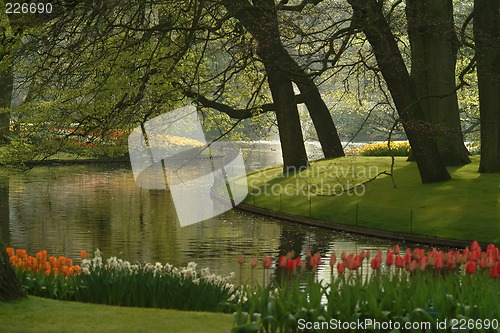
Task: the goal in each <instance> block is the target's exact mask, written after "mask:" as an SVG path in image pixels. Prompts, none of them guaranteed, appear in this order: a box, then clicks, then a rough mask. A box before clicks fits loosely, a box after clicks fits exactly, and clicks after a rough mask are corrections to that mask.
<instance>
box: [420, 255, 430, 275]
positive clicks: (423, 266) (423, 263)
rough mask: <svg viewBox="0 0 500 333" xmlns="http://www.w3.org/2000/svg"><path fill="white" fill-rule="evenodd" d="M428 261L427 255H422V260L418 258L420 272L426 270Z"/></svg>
mask: <svg viewBox="0 0 500 333" xmlns="http://www.w3.org/2000/svg"><path fill="white" fill-rule="evenodd" d="M428 263H429V262H428V259H427V257H423V258H422V260H420V270H421V271H422V272H423V271H425V270H426V268H427V265H428Z"/></svg>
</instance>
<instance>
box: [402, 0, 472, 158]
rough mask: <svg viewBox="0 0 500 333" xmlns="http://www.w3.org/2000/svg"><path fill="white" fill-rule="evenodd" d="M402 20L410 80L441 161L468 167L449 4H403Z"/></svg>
mask: <svg viewBox="0 0 500 333" xmlns="http://www.w3.org/2000/svg"><path fill="white" fill-rule="evenodd" d="M406 17H407V21H408V36H409V39H410V45H411V74H410V76H411V78H412V80H413V82H414V84H415V87H416V90H417V95H418V97H419V98H420V106H421V108H422V111H423V112H424V115H425V118H426V120H427V121H429V122H430V123H431V126H432V130H433V131H434V139H435V141H436V146H437V149H438V151H439V155H440V156H441V160H442V161H443V162H444V163H445V165H448V166H458V165H464V164H468V163H470V162H471V161H470V158H469V152H468V150H467V148H466V147H465V144H464V140H463V133H462V127H461V123H460V114H459V109H458V99H457V93H456V90H455V65H456V58H457V50H458V47H457V44H458V39H457V37H456V34H455V27H454V23H453V2H452V0H406ZM438 96H439V97H438Z"/></svg>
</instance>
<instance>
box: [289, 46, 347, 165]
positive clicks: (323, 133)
mask: <svg viewBox="0 0 500 333" xmlns="http://www.w3.org/2000/svg"><path fill="white" fill-rule="evenodd" d="M281 47H282V50H283V51H285V53H284V54H283V55H284V59H286V61H285V64H287V67H286V68H288V71H289V73H290V76H291V78H292V80H293V82H295V84H296V85H297V87H298V88H299V90H300V95H301V96H302V99H303V101H304V103H305V104H306V106H307V110H308V111H309V115H310V116H311V119H312V122H313V124H314V129H315V130H316V134H317V135H318V140H319V142H320V144H321V148H322V150H323V154H324V155H325V158H335V157H342V156H345V153H344V148H343V147H342V142H341V141H340V137H339V134H338V131H337V128H336V127H335V123H334V122H333V119H332V115H331V114H330V110H329V109H328V106H327V105H326V103H325V101H324V100H323V98H322V97H321V94H320V92H319V89H318V87H317V86H316V84H315V83H314V81H313V80H312V78H311V77H310V76H309V75H307V73H306V72H305V71H304V70H303V69H302V68H301V67H300V66H299V65H298V64H297V62H296V61H295V60H294V59H293V58H292V57H291V56H290V54H289V53H288V52H286V49H285V48H284V47H283V45H281Z"/></svg>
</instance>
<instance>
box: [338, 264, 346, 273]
mask: <svg viewBox="0 0 500 333" xmlns="http://www.w3.org/2000/svg"><path fill="white" fill-rule="evenodd" d="M337 271H338V272H339V274H344V271H345V266H344V264H343V263H341V262H339V263H338V264H337Z"/></svg>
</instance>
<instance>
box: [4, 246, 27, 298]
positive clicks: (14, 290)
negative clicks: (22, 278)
mask: <svg viewBox="0 0 500 333" xmlns="http://www.w3.org/2000/svg"><path fill="white" fill-rule="evenodd" d="M25 296H26V294H25V293H24V291H23V289H22V287H21V284H20V283H19V281H18V280H17V277H16V273H14V270H13V269H12V266H11V265H10V259H9V256H8V255H7V252H6V251H5V247H4V246H3V244H2V242H0V301H11V300H15V299H18V298H21V297H25Z"/></svg>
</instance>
